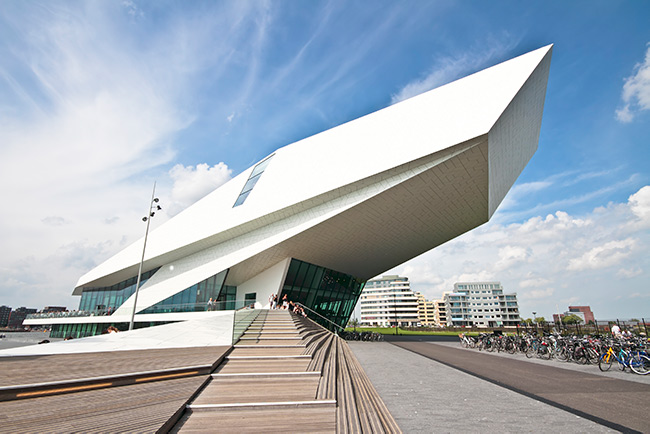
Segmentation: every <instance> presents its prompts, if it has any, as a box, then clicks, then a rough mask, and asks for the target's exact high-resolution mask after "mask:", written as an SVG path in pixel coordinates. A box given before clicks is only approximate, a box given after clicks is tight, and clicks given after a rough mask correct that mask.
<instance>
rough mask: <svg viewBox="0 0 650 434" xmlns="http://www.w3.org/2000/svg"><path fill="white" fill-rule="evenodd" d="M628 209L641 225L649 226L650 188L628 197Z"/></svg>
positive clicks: (647, 187)
mask: <svg viewBox="0 0 650 434" xmlns="http://www.w3.org/2000/svg"><path fill="white" fill-rule="evenodd" d="M629 202H630V209H631V210H632V212H633V213H634V214H635V215H636V216H637V217H638V218H639V220H641V222H642V223H643V224H650V186H645V187H643V188H642V189H641V190H639V191H637V192H636V193H634V194H633V195H632V196H630V199H629Z"/></svg>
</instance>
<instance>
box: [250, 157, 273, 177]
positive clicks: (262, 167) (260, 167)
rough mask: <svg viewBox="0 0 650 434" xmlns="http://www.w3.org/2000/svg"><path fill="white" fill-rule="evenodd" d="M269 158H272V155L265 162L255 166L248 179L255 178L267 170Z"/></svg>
mask: <svg viewBox="0 0 650 434" xmlns="http://www.w3.org/2000/svg"><path fill="white" fill-rule="evenodd" d="M271 158H273V155H271V156H270V157H269V158H267V159H266V160H264V161H262V162H261V163H259V164H258V165H257V166H255V168H254V169H253V171H252V172H251V175H250V178H252V177H254V176H257V175H259V174H261V173H262V172H264V170H265V169H266V168H267V166H268V165H269V163H270V162H271Z"/></svg>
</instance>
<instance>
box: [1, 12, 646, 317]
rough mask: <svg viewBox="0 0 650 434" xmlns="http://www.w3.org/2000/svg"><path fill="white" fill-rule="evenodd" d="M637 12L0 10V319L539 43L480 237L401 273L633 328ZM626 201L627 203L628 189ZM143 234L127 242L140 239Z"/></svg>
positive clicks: (640, 195)
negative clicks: (525, 148) (330, 144)
mask: <svg viewBox="0 0 650 434" xmlns="http://www.w3.org/2000/svg"><path fill="white" fill-rule="evenodd" d="M648 17H650V4H649V3H648V2H634V1H629V2H628V1H574V2H563V1H546V2H516V1H493V2H453V1H435V2H426V1H417V2H416V1H409V2H400V1H373V2H362V1H351V2H344V1H330V2H325V1H310V2H289V1H279V2H262V1H255V2H246V1H231V2H198V1H193V2H171V1H169V2H161V1H156V2H153V1H151V2H145V1H142V2H141V1H120V0H116V1H93V2H90V1H88V2H76V1H75V2H73V1H68V2H56V1H43V2H37V1H25V2H1V3H0V177H1V178H0V181H1V182H0V186H1V187H0V189H1V190H0V192H1V193H2V199H1V200H2V203H3V206H2V212H1V213H0V240H2V244H3V247H4V248H3V249H2V251H1V252H0V304H7V305H11V306H14V307H17V306H21V305H27V306H33V307H37V308H41V307H43V306H45V305H58V304H63V305H67V306H68V307H70V308H74V307H76V306H77V304H78V299H77V298H75V297H72V296H71V295H70V293H71V291H72V288H73V287H74V286H75V283H76V280H77V279H78V277H79V276H81V275H82V274H83V273H85V272H86V271H88V270H89V269H90V268H92V267H93V266H94V265H95V264H97V263H99V262H101V261H103V260H104V259H106V258H108V257H109V256H111V255H112V254H114V253H116V252H117V251H119V250H120V249H121V248H123V247H124V246H126V245H128V244H130V243H132V242H134V241H135V240H137V239H138V238H139V237H141V236H142V235H143V231H144V227H143V226H142V224H141V222H140V217H141V215H142V214H144V213H145V212H146V209H144V210H143V208H144V207H146V206H147V201H148V197H149V194H150V189H151V185H152V184H153V181H154V180H157V182H158V194H159V196H160V198H161V200H162V202H163V203H164V205H165V213H164V214H162V215H160V216H159V217H160V219H159V220H158V221H154V225H156V224H160V223H162V222H163V221H164V220H165V219H168V218H170V217H171V216H173V215H174V214H176V213H178V212H179V211H180V210H182V209H183V208H185V207H187V206H188V205H190V204H191V203H193V202H194V201H196V200H197V199H198V198H200V197H202V196H203V195H205V194H207V193H208V192H209V191H211V190H212V189H214V188H215V187H216V186H218V185H220V184H221V183H223V182H225V181H227V180H228V179H230V178H231V177H232V176H234V175H236V174H237V173H239V172H241V171H242V170H244V169H245V168H247V167H248V166H250V165H251V164H253V163H254V162H256V161H258V160H260V159H261V158H263V157H264V156H265V155H267V154H268V153H270V152H271V151H273V150H274V149H276V148H278V147H280V146H283V145H286V144H288V143H291V142H294V141H296V140H299V139H301V138H304V137H308V136H310V135H312V134H315V133H318V132H320V131H323V130H326V129H328V128H331V127H334V126H336V125H339V124H341V123H344V122H347V121H350V120H352V119H355V118H357V117H359V116H362V115H365V114H367V113H371V112H373V111H376V110H379V109H381V108H383V107H386V106H388V105H391V104H393V103H395V102H397V101H400V100H402V99H405V98H408V97H410V96H413V95H415V94H417V93H420V92H422V91H425V90H429V89H431V88H434V87H437V86H439V85H442V84H445V83H447V82H450V81H453V80H455V79H457V78H461V77H463V76H465V75H468V74H470V73H473V72H476V71H478V70H480V69H483V68H485V67H489V66H492V65H494V64H496V63H499V62H501V61H504V60H507V59H510V58H512V57H515V56H517V55H520V54H523V53H525V52H528V51H530V50H533V49H536V48H539V47H541V46H544V45H547V44H549V43H553V44H555V45H554V50H553V60H552V64H551V73H550V78H549V85H548V91H547V98H546V105H545V110H544V119H543V124H542V131H541V135H540V143H539V150H538V151H537V153H536V155H535V156H534V157H533V159H532V160H531V161H530V163H529V165H528V166H527V167H526V169H525V170H524V172H523V173H522V175H521V176H520V178H519V180H518V181H517V183H516V184H515V186H514V188H513V190H512V191H511V193H510V194H509V195H508V196H507V197H506V199H505V201H504V202H503V204H502V205H501V207H500V208H499V210H498V212H497V213H496V214H495V216H494V217H493V219H492V221H491V222H490V223H488V224H486V225H484V226H482V227H480V228H478V229H476V230H475V231H472V232H471V233H468V234H466V235H463V236H461V237H459V238H458V239H456V240H454V241H452V242H450V243H448V244H446V245H444V246H442V247H440V248H439V249H436V250H434V251H432V252H430V253H427V254H425V255H422V256H421V257H419V258H416V259H414V260H412V261H410V262H409V263H407V264H403V265H401V266H399V267H397V268H395V269H394V270H390V272H391V273H401V274H403V275H406V276H408V277H409V278H410V279H411V281H412V285H413V288H414V289H415V290H419V291H422V292H423V293H424V294H425V295H426V296H427V297H429V298H436V297H439V296H440V294H441V293H442V291H444V290H449V289H451V287H452V285H453V283H454V282H456V281H459V280H475V279H490V280H500V281H502V283H503V284H504V286H505V288H506V290H509V291H514V292H517V293H518V295H519V299H520V306H521V310H522V315H523V316H531V312H532V311H533V310H534V311H537V312H539V313H540V314H542V315H546V316H550V315H551V314H552V313H553V312H555V311H556V310H557V309H558V308H559V309H560V310H565V309H566V307H567V305H569V304H588V305H591V306H592V309H593V310H594V312H595V314H596V317H597V318H598V317H600V318H614V317H617V316H618V317H642V316H645V317H650V291H649V287H648V282H650V260H649V259H648V255H647V252H648V242H649V241H650V187H648V185H650V179H649V178H650V171H649V170H648V163H649V162H650V146H649V145H650V144H649V143H648V142H649V137H650V134H649V133H650V128H649V126H650V45H648V44H649V43H650V26H649V25H648ZM644 187H645V188H644ZM138 222H140V223H138Z"/></svg>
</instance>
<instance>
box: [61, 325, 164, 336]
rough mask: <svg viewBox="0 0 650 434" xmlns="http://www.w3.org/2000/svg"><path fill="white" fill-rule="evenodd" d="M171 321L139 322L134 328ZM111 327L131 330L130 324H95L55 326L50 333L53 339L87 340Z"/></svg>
mask: <svg viewBox="0 0 650 434" xmlns="http://www.w3.org/2000/svg"><path fill="white" fill-rule="evenodd" d="M170 322H171V321H158V322H138V323H135V324H134V326H133V327H134V328H136V329H140V328H145V327H153V326H158V325H163V324H169V323H170ZM110 326H113V327H117V329H118V330H119V331H127V330H128V329H129V323H128V322H118V323H101V324H97V323H93V324H54V325H52V331H50V337H51V338H64V339H65V338H74V339H78V338H85V337H87V336H95V335H100V334H104V333H107V331H108V328H109V327H110Z"/></svg>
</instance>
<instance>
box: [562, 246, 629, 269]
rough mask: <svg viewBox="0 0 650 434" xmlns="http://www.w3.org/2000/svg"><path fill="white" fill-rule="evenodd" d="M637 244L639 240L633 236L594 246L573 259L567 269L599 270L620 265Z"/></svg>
mask: <svg viewBox="0 0 650 434" xmlns="http://www.w3.org/2000/svg"><path fill="white" fill-rule="evenodd" d="M636 246H637V241H636V240H635V239H633V238H628V239H625V240H620V241H618V240H615V241H610V242H608V243H605V244H604V245H602V246H596V247H593V248H592V249H590V250H589V251H587V252H585V253H584V254H583V255H582V256H580V257H578V258H573V259H571V260H570V261H569V265H568V267H567V270H571V271H583V270H597V269H600V268H607V267H611V266H613V265H618V264H620V263H621V261H622V260H623V259H625V258H627V257H629V256H630V255H631V254H632V253H633V251H634V248H635V247H636Z"/></svg>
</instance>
